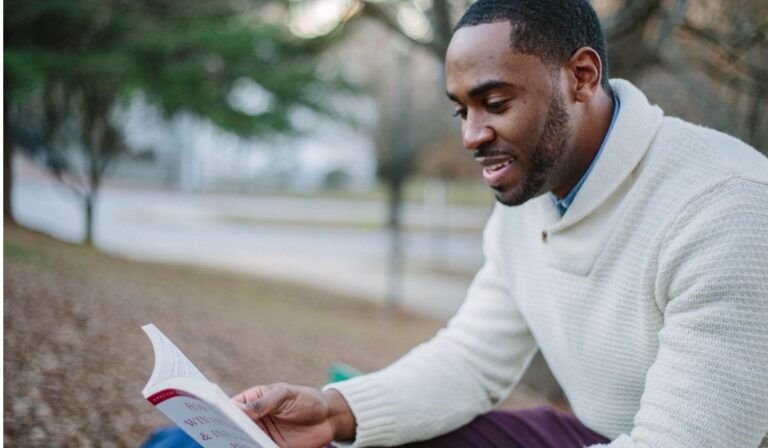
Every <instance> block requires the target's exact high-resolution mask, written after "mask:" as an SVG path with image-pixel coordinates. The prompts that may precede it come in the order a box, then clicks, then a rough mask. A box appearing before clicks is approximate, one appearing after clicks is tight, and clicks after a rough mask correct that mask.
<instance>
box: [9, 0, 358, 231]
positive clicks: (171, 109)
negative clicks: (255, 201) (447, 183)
mask: <svg viewBox="0 0 768 448" xmlns="http://www.w3.org/2000/svg"><path fill="white" fill-rule="evenodd" d="M268 8H272V9H273V10H275V8H277V10H276V11H277V13H276V14H272V16H273V20H271V21H270V20H268V18H269V17H268V16H269V14H264V15H263V16H264V17H267V18H264V17H262V14H261V13H262V12H264V11H265V10H266V9H268ZM280 10H281V6H280V4H274V3H266V2H259V1H253V2H236V1H234V0H232V1H230V0H218V1H204V0H190V1H186V2H184V3H178V2H175V1H171V0H117V1H106V2H105V1H102V0H78V1H69V0H38V1H35V2H28V1H24V0H9V1H7V2H5V56H4V62H5V70H6V71H5V73H6V76H5V79H6V84H5V98H4V108H5V110H6V111H7V112H11V120H10V121H9V120H5V122H4V127H5V130H6V136H19V138H21V139H23V140H24V142H25V143H26V144H27V146H31V148H30V149H33V150H37V151H39V153H40V154H42V155H43V157H44V159H45V161H46V165H47V166H48V168H49V169H50V170H51V171H52V172H53V173H54V174H55V175H56V177H57V178H59V179H60V180H61V181H62V182H64V183H65V184H66V185H68V186H70V187H71V188H72V190H73V191H74V192H75V193H77V195H78V196H79V197H80V198H81V200H82V202H83V207H84V213H85V218H86V220H85V221H86V229H85V235H84V242H85V243H86V244H91V243H92V241H93V207H94V201H95V198H96V195H97V192H98V190H99V186H100V185H101V182H102V179H103V177H104V174H105V172H106V171H107V169H108V168H109V167H110V166H111V165H112V164H113V163H114V161H115V160H116V159H117V158H118V157H119V156H120V155H121V154H122V153H123V152H125V150H126V145H125V144H124V141H123V136H122V135H121V132H120V127H119V125H118V123H117V117H116V114H115V112H116V110H117V109H119V107H120V106H121V105H125V104H126V103H127V102H128V101H130V98H131V96H132V94H134V93H137V92H142V93H143V95H144V97H145V99H147V100H148V101H149V102H150V103H151V104H156V105H158V106H159V107H160V108H161V109H162V110H163V111H164V112H165V114H166V116H170V115H172V114H174V113H176V112H178V111H182V110H184V111H188V112H191V113H193V114H196V115H198V116H200V117H203V118H207V119H208V120H210V121H211V122H212V123H214V124H215V125H217V126H219V127H221V128H223V129H225V130H228V131H232V132H234V133H237V134H239V135H242V136H252V135H263V134H268V133H290V132H291V131H292V130H293V126H292V123H291V112H292V110H294V108H296V107H304V108H308V109H311V110H313V111H316V112H320V113H323V114H331V115H336V111H334V110H333V109H332V108H331V107H330V106H329V104H330V103H329V102H328V101H327V98H328V96H329V95H331V94H332V93H333V92H334V91H341V90H348V89H349V88H350V86H349V85H347V84H345V83H344V82H342V81H341V80H340V79H339V78H338V77H336V76H328V75H324V76H321V75H320V74H318V72H317V70H316V68H315V66H314V64H313V58H314V56H315V55H316V54H317V53H318V52H319V51H320V50H321V49H323V48H325V47H326V46H327V45H328V44H329V43H331V42H333V41H335V39H337V38H338V37H339V35H340V32H339V31H338V30H339V29H340V27H336V28H335V30H334V31H332V32H329V33H326V34H325V35H323V36H321V37H317V38H314V39H302V38H298V37H296V36H294V35H292V34H290V33H289V32H288V30H287V29H286V28H285V26H284V25H282V23H283V22H282V20H281V17H280ZM243 88H245V89H251V90H252V91H253V90H256V91H258V92H261V96H262V99H263V101H262V102H261V104H260V105H258V106H257V107H255V108H254V106H253V105H249V104H247V101H245V100H244V99H243V98H242V92H241V90H242V89H243ZM14 111H15V112H16V113H15V114H14ZM14 116H17V117H18V118H21V117H23V119H17V120H13V117H14ZM9 127H10V129H9ZM9 131H10V132H9ZM7 138H8V137H6V142H5V145H6V147H5V160H6V162H8V161H9V160H11V159H10V154H11V151H12V149H13V143H14V142H13V141H8V140H7ZM10 169H11V163H6V164H5V170H6V171H5V175H6V180H7V181H10V179H12V172H9V170H10ZM9 193H10V189H6V190H5V204H6V209H5V210H4V212H5V213H6V216H8V213H9V211H10V209H9V204H10V196H9Z"/></svg>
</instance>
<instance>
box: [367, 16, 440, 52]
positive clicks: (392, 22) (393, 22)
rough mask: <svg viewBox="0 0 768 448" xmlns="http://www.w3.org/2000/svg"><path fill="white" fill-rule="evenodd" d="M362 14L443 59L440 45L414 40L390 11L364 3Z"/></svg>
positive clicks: (433, 42)
mask: <svg viewBox="0 0 768 448" xmlns="http://www.w3.org/2000/svg"><path fill="white" fill-rule="evenodd" d="M362 14H363V15H364V16H367V17H370V18H372V19H374V20H376V21H378V22H379V23H381V24H383V25H384V26H386V27H387V28H389V29H390V30H392V31H394V32H396V33H397V34H399V35H401V36H402V37H404V38H405V39H407V40H408V41H410V42H411V43H413V44H415V45H417V46H420V47H422V48H425V49H426V50H428V51H429V52H431V53H432V54H434V55H436V56H437V57H438V58H441V57H442V56H443V55H442V53H441V49H440V48H439V47H438V45H437V44H436V43H435V41H434V40H432V41H431V42H425V41H422V40H418V39H414V38H413V37H411V36H409V35H408V33H406V32H405V31H404V30H403V29H402V28H400V25H398V23H397V19H395V18H394V17H392V15H391V14H390V13H389V12H388V11H386V10H385V9H384V8H383V7H382V6H381V5H380V4H378V3H372V2H364V5H363V11H362Z"/></svg>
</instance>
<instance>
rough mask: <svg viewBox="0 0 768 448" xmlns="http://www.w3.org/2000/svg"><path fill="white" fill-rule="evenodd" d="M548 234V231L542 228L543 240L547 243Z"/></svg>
mask: <svg viewBox="0 0 768 448" xmlns="http://www.w3.org/2000/svg"><path fill="white" fill-rule="evenodd" d="M547 236H548V235H547V231H546V230H542V231H541V241H542V242H544V243H546V242H547Z"/></svg>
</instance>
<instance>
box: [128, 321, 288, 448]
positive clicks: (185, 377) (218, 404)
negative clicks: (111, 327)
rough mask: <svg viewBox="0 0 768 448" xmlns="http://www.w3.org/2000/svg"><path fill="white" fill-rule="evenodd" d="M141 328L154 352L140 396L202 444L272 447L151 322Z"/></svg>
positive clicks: (212, 447)
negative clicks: (153, 358)
mask: <svg viewBox="0 0 768 448" xmlns="http://www.w3.org/2000/svg"><path fill="white" fill-rule="evenodd" d="M141 328H142V329H143V330H144V332H145V333H146V334H147V336H148V337H149V339H150V341H151V342H152V348H153V349H154V351H155V367H154V369H153V370H152V376H151V377H150V378H149V381H148V382H147V385H146V386H145V387H144V389H143V391H142V393H143V395H144V398H146V399H147V400H148V401H149V402H150V403H152V405H154V406H155V407H156V408H157V409H159V410H160V411H161V412H162V413H163V414H165V415H166V416H167V417H168V418H170V419H171V420H172V421H173V422H174V423H176V425H178V426H179V428H181V429H182V430H183V431H184V432H186V433H187V434H188V435H189V436H190V437H192V438H193V439H194V440H195V441H196V442H197V443H199V444H200V445H202V446H203V447H204V448H278V447H277V445H276V444H275V442H273V441H272V439H270V438H269V436H268V435H267V434H265V433H264V431H262V430H261V428H259V426H258V425H256V423H254V422H253V421H252V420H251V419H250V418H249V417H248V416H247V415H245V413H244V412H243V411H242V410H241V409H239V408H238V407H237V406H236V405H235V404H234V403H232V401H231V399H230V398H229V397H228V396H227V394H225V393H224V391H222V390H221V388H220V387H219V386H217V385H216V384H214V383H212V382H210V381H208V379H207V378H206V377H205V376H204V375H203V374H202V373H201V372H200V370H198V368H197V367H195V365H194V364H192V362H191V361H190V360H189V359H188V358H187V357H186V356H185V355H184V353H182V352H181V350H179V349H178V347H176V345H175V344H174V343H173V342H171V340H170V339H168V338H167V337H166V336H165V335H164V334H163V333H162V332H161V331H160V330H159V329H158V328H157V327H156V326H154V325H153V324H149V325H144V326H143V327H141Z"/></svg>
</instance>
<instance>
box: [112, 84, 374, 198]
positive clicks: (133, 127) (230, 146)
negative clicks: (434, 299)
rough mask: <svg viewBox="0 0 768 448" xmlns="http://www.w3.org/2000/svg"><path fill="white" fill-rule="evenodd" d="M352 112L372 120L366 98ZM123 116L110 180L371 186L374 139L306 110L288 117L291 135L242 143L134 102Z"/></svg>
mask: <svg viewBox="0 0 768 448" xmlns="http://www.w3.org/2000/svg"><path fill="white" fill-rule="evenodd" d="M339 101H349V102H354V103H355V104H354V107H355V110H360V109H361V108H362V109H364V110H365V112H364V114H363V115H368V116H372V115H373V114H374V113H375V110H374V105H373V104H372V103H371V102H370V101H368V100H365V99H340V100H339ZM117 114H118V115H119V116H120V117H119V121H120V122H121V124H122V127H123V131H124V135H125V138H126V142H127V143H128V145H129V147H130V148H131V150H130V151H129V155H128V156H127V157H125V158H123V159H122V160H120V162H119V163H118V164H117V166H116V167H115V171H114V172H113V173H111V175H110V178H113V179H118V180H130V181H139V182H142V183H146V184H150V185H157V186H164V187H169V188H180V189H183V190H230V191H248V190H267V189H269V190H271V189H288V190H317V189H322V188H334V189H358V188H370V187H371V186H372V185H373V184H374V182H375V178H376V151H375V148H374V142H373V138H372V137H371V136H370V135H368V134H367V133H366V132H365V131H364V130H363V129H362V128H361V127H359V126H357V127H356V126H355V125H353V124H351V123H347V122H344V121H339V120H334V119H331V118H328V117H323V116H319V115H317V114H315V113H314V112H311V111H309V110H297V111H295V113H294V114H293V115H294V117H292V119H294V121H295V123H294V126H295V127H296V129H297V130H298V131H299V134H298V135H296V136H291V137H288V136H276V137H266V138H250V139H246V138H241V137H238V136H237V135H234V134H232V133H229V132H225V131H222V130H221V129H219V128H217V127H216V126H214V125H213V124H211V123H210V122H208V121H206V120H203V119H200V118H197V117H195V116H192V115H190V114H179V115H176V116H174V117H173V118H171V119H170V120H166V119H164V118H163V116H162V114H161V113H160V111H158V110H157V109H155V108H154V107H152V106H150V105H148V104H147V103H146V102H145V101H144V100H143V99H142V98H141V97H140V96H138V97H136V98H135V99H134V100H133V101H132V102H131V103H130V104H129V105H128V107H126V108H125V109H124V110H122V111H119V112H117Z"/></svg>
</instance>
